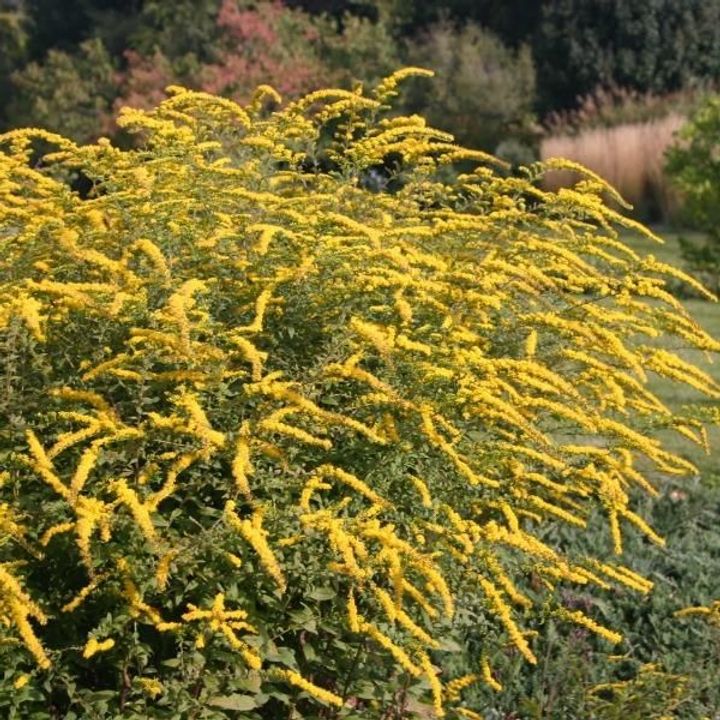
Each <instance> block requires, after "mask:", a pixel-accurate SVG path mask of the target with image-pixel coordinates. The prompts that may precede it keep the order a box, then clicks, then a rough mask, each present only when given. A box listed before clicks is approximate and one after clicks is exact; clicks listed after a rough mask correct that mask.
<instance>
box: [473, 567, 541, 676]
mask: <svg viewBox="0 0 720 720" xmlns="http://www.w3.org/2000/svg"><path fill="white" fill-rule="evenodd" d="M480 586H481V587H482V589H483V592H484V593H485V596H486V597H487V599H488V600H489V602H490V605H491V607H492V609H493V611H494V614H495V615H496V616H497V618H498V620H500V622H501V623H502V625H503V626H504V627H505V630H506V632H507V634H508V636H509V637H510V639H511V640H512V642H513V645H515V647H516V648H517V649H518V650H519V652H520V654H521V655H522V656H523V657H524V658H525V659H526V660H527V661H528V662H529V663H531V664H532V665H536V664H537V658H536V657H535V654H534V653H533V651H532V650H531V649H530V646H529V645H528V644H527V641H526V640H525V638H524V637H523V635H522V633H521V632H520V629H519V628H518V626H517V625H516V624H515V621H514V620H513V619H512V611H511V610H510V608H509V607H508V605H506V604H505V602H504V600H503V599H502V596H501V595H500V593H499V592H498V590H497V588H496V587H495V586H494V585H493V584H492V583H491V582H490V581H489V580H486V579H485V578H483V577H481V578H480Z"/></svg>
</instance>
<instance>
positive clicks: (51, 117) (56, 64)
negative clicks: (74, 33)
mask: <svg viewBox="0 0 720 720" xmlns="http://www.w3.org/2000/svg"><path fill="white" fill-rule="evenodd" d="M13 83H14V85H15V87H16V88H17V96H16V98H15V103H16V106H15V111H14V112H12V111H11V116H12V118H13V120H14V121H15V122H18V123H28V122H31V123H32V124H34V125H39V126H41V127H43V128H45V129H49V130H53V131H57V130H60V131H62V132H63V133H65V134H66V135H68V136H69V137H70V138H72V139H73V140H75V141H77V142H88V141H90V140H94V139H96V138H97V137H98V136H99V135H101V134H102V132H103V130H105V129H106V122H107V118H108V115H109V110H110V107H111V103H112V100H113V99H114V98H115V96H116V94H117V84H116V77H115V66H114V64H113V61H112V59H111V58H110V56H109V54H108V52H107V50H106V49H105V47H104V45H103V44H102V42H101V41H99V40H87V41H85V42H84V43H82V44H81V45H80V50H79V52H78V53H77V54H75V55H74V54H71V53H67V52H64V51H62V50H50V52H49V53H48V56H47V58H46V59H45V62H44V63H42V64H40V63H34V62H33V63H30V64H29V65H27V66H26V67H24V68H23V69H22V70H19V71H18V72H17V73H15V74H14V75H13Z"/></svg>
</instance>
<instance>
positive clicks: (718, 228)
mask: <svg viewBox="0 0 720 720" xmlns="http://www.w3.org/2000/svg"><path fill="white" fill-rule="evenodd" d="M719 133H720V96H718V95H714V96H711V97H709V98H707V100H706V101H705V102H704V103H703V104H702V105H701V106H700V107H699V108H698V109H697V110H696V111H695V113H693V115H692V116H691V117H690V119H689V121H688V122H687V123H686V124H685V126H684V127H683V128H682V130H681V131H680V132H679V134H678V137H677V142H676V143H675V144H674V145H673V147H672V148H670V150H669V151H668V154H667V172H668V173H669V174H670V176H671V178H672V179H673V181H674V182H675V184H676V185H677V187H678V188H679V190H680V192H681V193H682V195H683V202H684V206H685V218H686V220H687V222H688V223H689V224H690V225H692V226H693V227H695V228H697V229H699V230H702V231H704V232H705V233H707V241H706V242H705V243H700V244H696V243H689V242H685V243H684V244H683V251H684V254H685V257H686V260H687V261H688V262H689V264H690V265H691V266H692V267H693V268H694V269H695V270H697V271H698V272H700V273H702V274H703V276H704V277H705V278H706V280H707V282H709V283H710V284H712V285H713V286H714V287H715V288H717V287H718V286H719V285H720V280H719V275H718V272H719V271H720V143H719V142H718V137H719Z"/></svg>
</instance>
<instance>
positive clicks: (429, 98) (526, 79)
mask: <svg viewBox="0 0 720 720" xmlns="http://www.w3.org/2000/svg"><path fill="white" fill-rule="evenodd" d="M408 58H409V60H410V61H411V62H412V63H413V64H417V65H420V66H422V67H428V68H431V69H432V70H433V71H435V73H436V75H437V77H436V79H435V81H434V82H433V83H427V82H422V83H415V84H414V85H413V87H412V92H410V93H409V94H408V107H409V108H410V110H411V111H413V112H420V113H422V114H423V115H424V116H426V117H427V118H428V119H429V120H430V121H431V122H432V123H434V124H435V125H437V126H438V127H441V128H443V129H444V130H447V131H448V132H451V133H453V135H455V136H456V137H457V138H458V140H460V141H461V142H463V143H467V144H469V145H471V146H473V147H480V148H483V149H485V150H490V151H494V150H495V149H496V147H497V145H498V144H499V143H500V141H501V140H506V139H507V138H508V137H509V136H512V137H515V138H519V139H528V138H529V137H531V136H532V125H533V115H532V108H533V103H534V99H535V70H534V68H533V63H532V58H531V56H530V51H529V50H528V48H526V47H524V48H521V49H520V50H519V51H517V52H516V51H514V50H511V49H509V48H507V47H505V46H504V45H503V44H502V43H501V42H500V40H498V38H497V37H495V36H494V35H493V34H492V33H490V32H489V31H487V30H484V29H482V28H481V27H479V26H478V25H474V24H472V23H469V24H467V25H465V26H463V27H461V28H459V29H458V28H456V27H454V26H453V25H451V24H450V23H447V22H443V23H439V24H437V25H434V26H432V27H431V28H430V29H428V30H427V32H425V33H423V34H422V35H421V36H420V37H419V38H417V39H416V40H415V42H414V43H411V45H410V47H409V50H408Z"/></svg>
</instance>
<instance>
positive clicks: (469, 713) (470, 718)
mask: <svg viewBox="0 0 720 720" xmlns="http://www.w3.org/2000/svg"><path fill="white" fill-rule="evenodd" d="M455 712H456V713H457V714H458V715H460V716H461V717H464V718H467V720H483V716H482V715H480V713H476V712H475V711H474V710H470V709H469V708H456V709H455Z"/></svg>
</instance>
